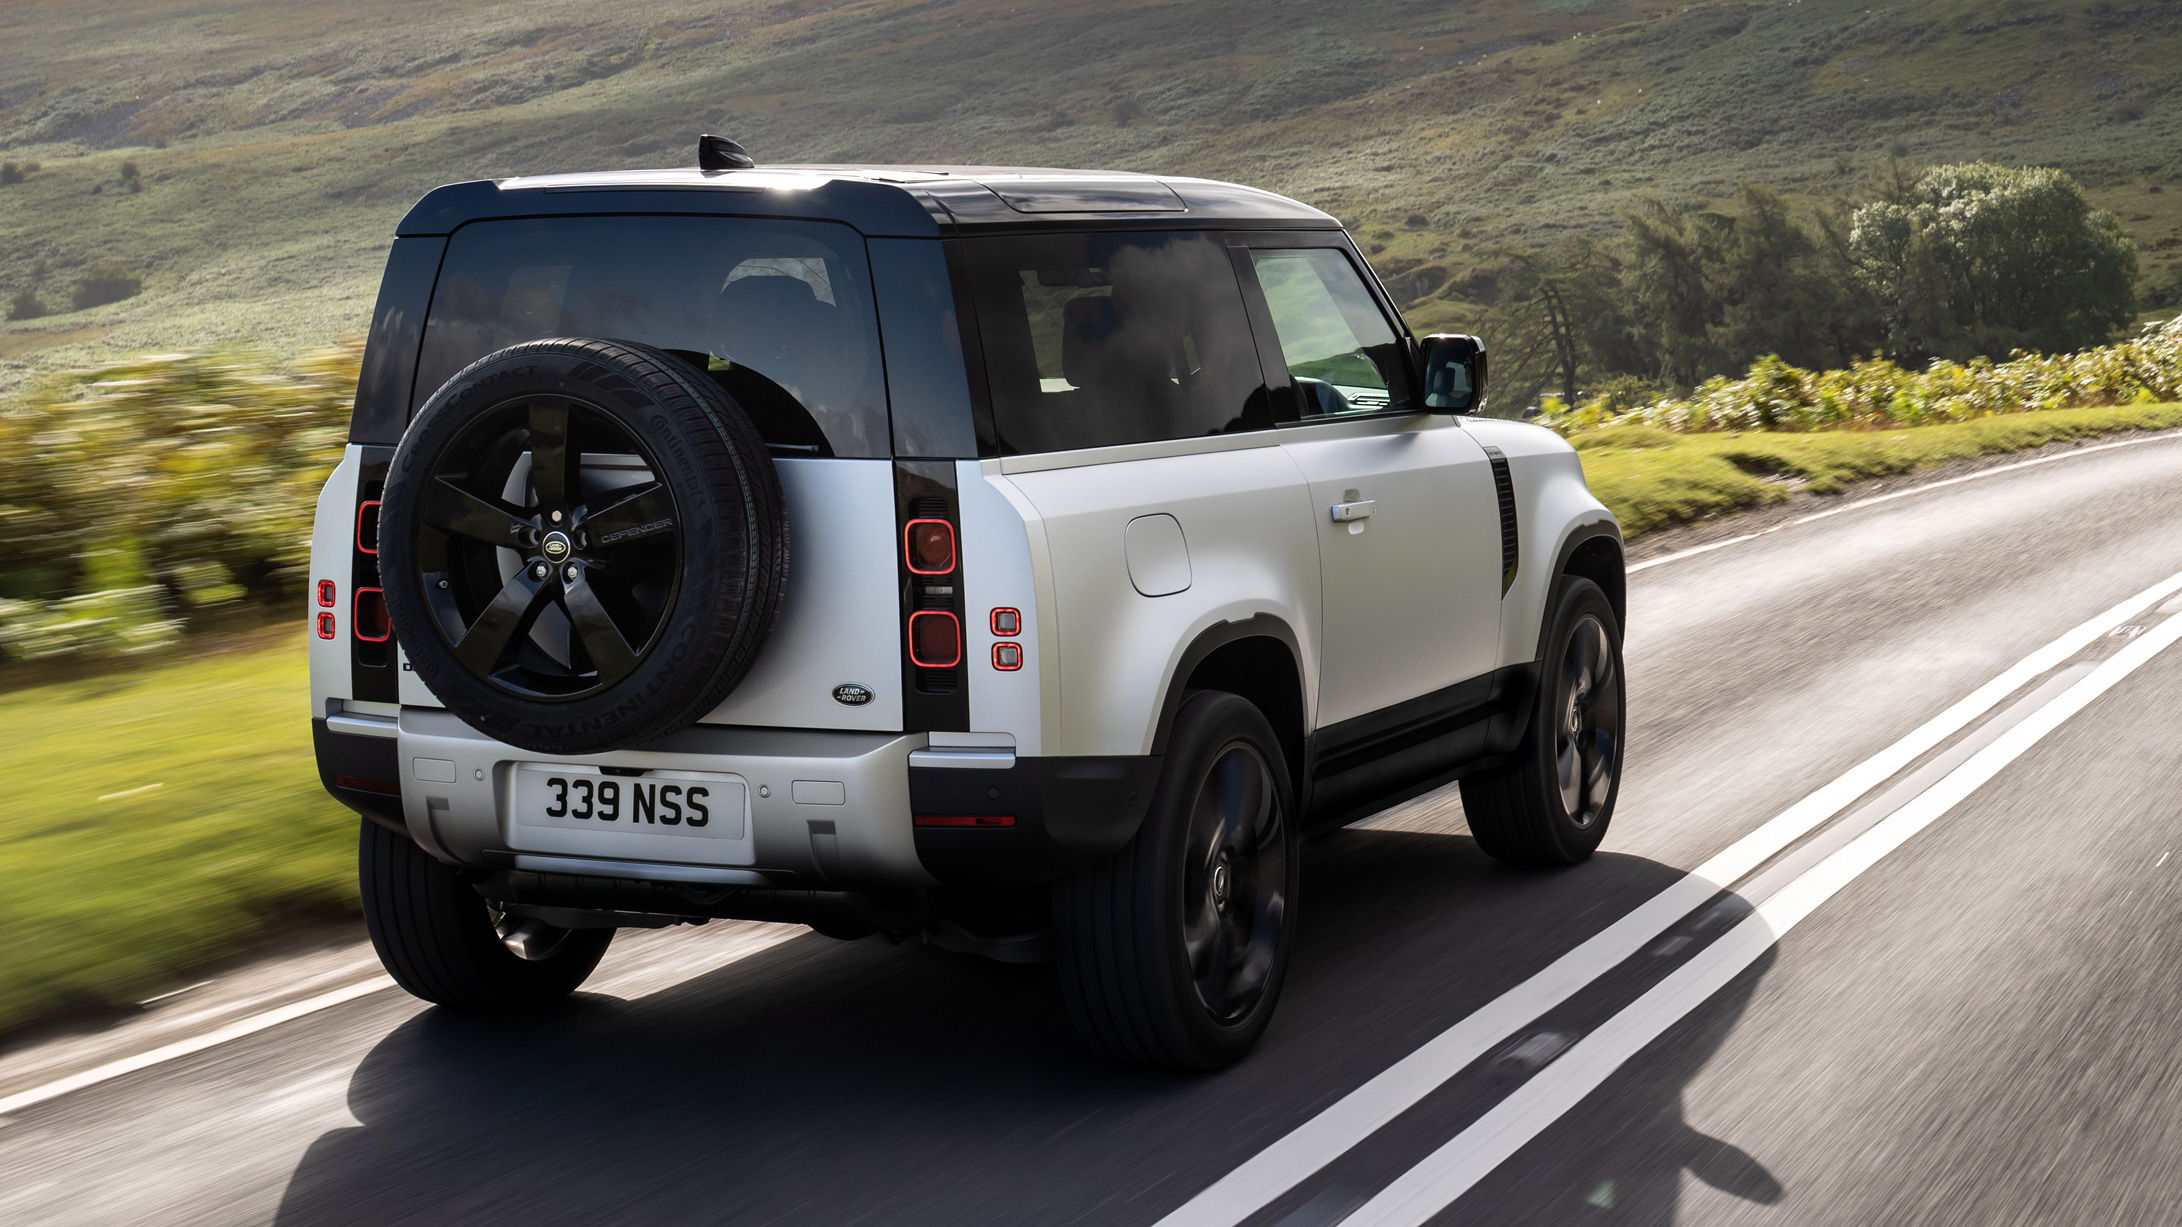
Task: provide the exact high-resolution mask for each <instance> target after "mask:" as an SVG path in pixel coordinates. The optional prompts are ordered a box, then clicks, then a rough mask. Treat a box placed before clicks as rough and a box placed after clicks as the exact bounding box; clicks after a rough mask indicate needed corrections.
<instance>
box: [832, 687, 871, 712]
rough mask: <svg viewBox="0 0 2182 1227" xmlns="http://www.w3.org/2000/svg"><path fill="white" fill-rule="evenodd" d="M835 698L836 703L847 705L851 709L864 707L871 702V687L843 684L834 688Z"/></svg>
mask: <svg viewBox="0 0 2182 1227" xmlns="http://www.w3.org/2000/svg"><path fill="white" fill-rule="evenodd" d="M833 698H834V702H836V703H846V704H848V705H849V706H850V707H862V706H863V705H864V704H866V703H869V702H871V687H869V686H859V685H857V684H856V683H855V682H843V683H841V684H840V685H838V686H836V687H834V688H833Z"/></svg>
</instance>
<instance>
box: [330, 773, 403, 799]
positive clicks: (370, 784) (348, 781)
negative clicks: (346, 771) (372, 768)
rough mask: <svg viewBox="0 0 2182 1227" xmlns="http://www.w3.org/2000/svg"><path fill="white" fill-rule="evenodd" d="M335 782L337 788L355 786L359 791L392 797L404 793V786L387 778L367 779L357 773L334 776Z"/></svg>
mask: <svg viewBox="0 0 2182 1227" xmlns="http://www.w3.org/2000/svg"><path fill="white" fill-rule="evenodd" d="M333 783H334V786H335V787H337V788H353V789H355V790H356V791H358V792H377V793H384V794H386V795H387V796H390V797H398V796H400V795H402V786H401V785H399V784H391V783H388V782H387V781H385V780H367V779H365V778H363V777H362V776H357V775H337V776H335V777H333Z"/></svg>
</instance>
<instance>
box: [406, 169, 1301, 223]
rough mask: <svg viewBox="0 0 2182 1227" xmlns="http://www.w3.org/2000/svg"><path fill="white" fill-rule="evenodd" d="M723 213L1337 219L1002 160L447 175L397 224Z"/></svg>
mask: <svg viewBox="0 0 2182 1227" xmlns="http://www.w3.org/2000/svg"><path fill="white" fill-rule="evenodd" d="M569 213H722V214H736V215H742V216H759V217H801V218H823V219H826V220H831V221H840V222H846V223H848V224H849V225H851V226H854V227H856V229H858V230H859V231H862V232H863V233H864V234H866V235H873V236H879V235H886V236H898V237H907V238H920V237H936V236H939V235H947V234H962V233H966V232H971V231H980V232H983V231H994V232H997V231H1031V230H1081V229H1084V228H1085V227H1086V226H1087V225H1095V226H1097V227H1098V228H1100V229H1157V230H1176V229H1191V228H1198V227H1219V228H1248V229H1280V230H1325V229H1339V228H1340V225H1341V223H1340V222H1338V221H1336V220H1334V219H1333V218H1332V217H1330V216H1328V215H1326V214H1324V213H1321V212H1319V211H1318V210H1317V209H1314V208H1312V207H1310V206H1309V205H1306V204H1300V203H1298V202H1296V201H1293V200H1290V199H1288V198H1287V197H1285V196H1276V195H1274V194H1273V193H1271V192H1263V191H1259V190H1258V189H1256V188H1251V187H1243V186H1240V185H1239V184H1233V183H1221V182H1219V181H1218V180H1214V179H1190V178H1182V177H1176V176H1163V175H1138V174H1129V173H1126V172H1118V171H1080V170H1044V169H1037V168H1030V167H1002V166H821V165H806V166H758V167H753V168H751V169H748V170H719V171H706V170H696V169H693V168H692V169H674V170H622V171H598V172H592V173H586V174H573V175H525V176H522V177H519V178H514V179H489V180H478V181H475V182H471V183H452V184H449V185H447V186H446V187H441V188H435V189H433V190H432V191H431V192H428V193H426V195H425V197H424V199H422V200H419V201H418V202H417V203H416V205H415V207H413V208H411V209H410V210H409V214H408V216H406V217H404V218H403V219H402V222H401V225H400V226H399V227H398V228H397V231H396V233H398V234H402V235H427V234H447V233H449V232H451V231H453V230H454V229H455V228H456V227H457V226H460V225H462V224H463V223H464V222H471V221H477V220H479V219H481V218H488V217H539V216H552V215H555V214H569Z"/></svg>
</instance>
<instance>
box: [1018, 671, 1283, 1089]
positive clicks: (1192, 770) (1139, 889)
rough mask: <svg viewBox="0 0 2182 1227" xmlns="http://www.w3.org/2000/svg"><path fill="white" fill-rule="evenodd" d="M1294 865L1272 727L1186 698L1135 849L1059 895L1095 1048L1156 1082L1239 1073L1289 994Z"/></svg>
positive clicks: (1207, 696)
mask: <svg viewBox="0 0 2182 1227" xmlns="http://www.w3.org/2000/svg"><path fill="white" fill-rule="evenodd" d="M1297 859H1298V858H1297V848H1296V829H1295V819H1294V803H1293V801H1292V799H1291V794H1290V792H1289V788H1288V771H1287V766H1286V763H1285V761H1284V760H1283V758H1282V757H1281V753H1280V744H1279V742H1278V740H1277V739H1276V738H1275V737H1274V735H1273V729H1272V726H1271V725H1270V724H1268V723H1266V720H1265V716H1264V715H1263V714H1262V713H1260V712H1259V711H1258V709H1257V708H1256V707H1255V706H1253V705H1251V704H1250V703H1249V702H1248V701H1247V700H1244V699H1242V698H1240V697H1238V696H1236V695H1232V694H1226V693H1223V692H1216V691H1204V692H1200V693H1198V694H1195V695H1192V696H1191V697H1190V698H1189V699H1188V700H1187V701H1185V702H1184V703H1183V705H1182V710H1181V711H1180V712H1179V713H1177V714H1176V716H1175V721H1174V729H1173V732H1172V733H1171V734H1170V735H1169V737H1168V744H1167V756H1166V763H1165V765H1164V767H1163V768H1162V770H1161V772H1160V776H1159V784H1158V787H1157V789H1156V790H1155V791H1154V793H1153V796H1152V804H1151V808H1150V811H1149V812H1148V813H1147V814H1146V815H1145V817H1144V825H1143V826H1142V827H1141V828H1140V829H1139V830H1138V831H1137V834H1136V838H1135V839H1133V840H1131V841H1130V843H1129V845H1128V846H1127V847H1125V848H1123V849H1122V850H1121V851H1120V852H1119V853H1117V854H1116V855H1115V856H1114V859H1113V860H1111V861H1108V862H1107V863H1106V864H1104V865H1102V866H1100V867H1098V868H1096V869H1092V870H1089V871H1087V872H1085V873H1082V874H1080V875H1078V876H1077V877H1075V878H1073V879H1071V880H1069V881H1068V882H1066V883H1063V884H1062V885H1061V886H1060V887H1059V888H1057V889H1056V890H1055V892H1054V929H1055V931H1056V933H1057V935H1058V937H1059V939H1060V941H1059V951H1058V954H1059V962H1060V975H1061V988H1062V993H1063V995H1064V996H1065V997H1066V999H1067V1001H1068V1010H1069V1014H1070V1016H1071V1017H1072V1018H1073V1019H1074V1020H1075V1023H1076V1029H1077V1031H1078V1032H1080V1033H1081V1034H1082V1036H1083V1038H1084V1040H1085V1042H1086V1043H1088V1044H1089V1045H1090V1046H1091V1047H1092V1048H1093V1049H1095V1050H1097V1051H1098V1052H1099V1053H1101V1054H1102V1055H1104V1056H1106V1057H1108V1058H1110V1059H1112V1060H1115V1061H1120V1062H1123V1063H1125V1064H1130V1065H1142V1066H1148V1067H1152V1068H1159V1069H1218V1068H1220V1067H1222V1066H1225V1065H1232V1064H1233V1063H1235V1062H1236V1061H1238V1060H1241V1059H1242V1057H1243V1056H1244V1055H1245V1054H1246V1053H1248V1052H1249V1051H1250V1048H1251V1046H1252V1045H1254V1044H1256V1043H1257V1041H1258V1037H1259V1036H1260V1035H1261V1034H1263V1033H1264V1031H1265V1027H1266V1023H1267V1022H1268V1021H1269V1020H1270V1019H1271V1018H1272V1016H1273V1003H1274V1001H1275V999H1277V998H1278V997H1279V995H1280V986H1281V979H1282V976H1283V973H1284V972H1285V971H1286V969H1287V965H1288V949H1289V946H1290V944H1291V942H1292V940H1293V936H1294V933H1295V923H1296V906H1295V900H1296V883H1297V873H1296V865H1297Z"/></svg>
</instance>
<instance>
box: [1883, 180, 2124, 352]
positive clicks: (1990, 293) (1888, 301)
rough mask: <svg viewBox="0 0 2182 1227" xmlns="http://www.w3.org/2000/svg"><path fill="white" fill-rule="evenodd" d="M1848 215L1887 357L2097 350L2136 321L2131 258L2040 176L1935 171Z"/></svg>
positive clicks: (2091, 214) (2068, 189)
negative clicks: (2095, 348)
mask: <svg viewBox="0 0 2182 1227" xmlns="http://www.w3.org/2000/svg"><path fill="white" fill-rule="evenodd" d="M1892 195H1893V196H1894V198H1893V199H1880V200H1876V201H1873V202H1872V203H1870V204H1866V205H1863V206H1861V207H1859V208H1857V209H1856V210H1855V211H1854V212H1853V213H1852V214H1851V216H1850V221H1849V227H1848V234H1847V243H1846V252H1847V255H1848V257H1849V258H1850V260H1851V261H1852V262H1853V264H1854V266H1855V269H1856V273H1857V276H1858V278H1859V280H1860V282H1861V283H1862V284H1863V285H1864V286H1865V287H1866V288H1867V289H1868V290H1869V291H1870V293H1871V294H1872V296H1873V298H1874V299H1875V300H1876V306H1877V308H1878V312H1879V316H1880V321H1881V327H1882V330H1883V337H1884V345H1885V347H1886V349H1887V351H1888V352H1889V353H1892V354H1894V355H1897V356H1898V357H1900V358H1902V359H1904V360H1906V361H1910V362H1918V361H1923V360H1926V359H1930V358H1935V357H1944V358H1954V359H1958V360H1963V359H1968V358H1971V357H1975V356H1979V355H1985V356H1990V357H2001V356H2004V355H2006V354H2007V353H2008V352H2009V351H2011V350H2015V349H2026V350H2034V351H2041V352H2047V353H2052V352H2059V351H2064V350H2072V349H2080V348H2084V347H2086V346H2091V345H2098V344H2102V343H2104V342H2106V341H2108V340H2111V339H2112V338H2113V337H2114V335H2115V334H2116V333H2117V332H2118V331H2120V330H2121V329H2122V328H2123V327H2124V326H2126V325H2127V324H2128V323H2129V321H2130V320H2131V319H2132V318H2134V316H2135V314H2136V290H2135V286H2136V277H2137V259H2136V249H2135V247H2134V246H2133V245H2132V244H2131V243H2130V241H2129V238H2128V236H2127V235H2126V234H2124V233H2123V232H2122V229H2121V223H2120V221H2119V220H2117V219H2116V218H2115V217H2114V215H2113V214H2111V213H2108V212H2105V211H2104V210H2096V209H2093V208H2092V207H2091V206H2090V203H2089V202H2088V201H2086V200H2085V199H2084V195H2083V189H2082V188H2080V187H2078V186H2077V184H2076V181H2075V180H2073V179H2071V178H2069V177H2068V176H2067V175H2066V174H2064V173H2062V172H2061V171H2058V170H2052V169H2049V168H2044V167H2029V168H2025V169H2011V168H2008V167H2004V166H1996V165H1994V164H1992V163H1990V162H1974V163H1969V164H1965V165H1959V166H1935V167H1932V168H1930V169H1928V170H1926V171H1924V172H1923V173H1922V174H1920V175H1918V176H1917V177H1916V178H1915V180H1914V181H1913V182H1911V183H1909V184H1907V185H1906V186H1904V187H1902V188H1901V189H1900V190H1899V191H1898V192H1896V193H1893V194H1892Z"/></svg>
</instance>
